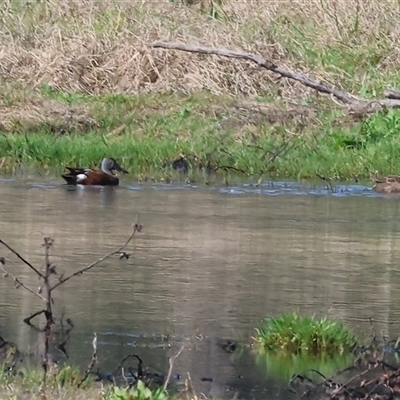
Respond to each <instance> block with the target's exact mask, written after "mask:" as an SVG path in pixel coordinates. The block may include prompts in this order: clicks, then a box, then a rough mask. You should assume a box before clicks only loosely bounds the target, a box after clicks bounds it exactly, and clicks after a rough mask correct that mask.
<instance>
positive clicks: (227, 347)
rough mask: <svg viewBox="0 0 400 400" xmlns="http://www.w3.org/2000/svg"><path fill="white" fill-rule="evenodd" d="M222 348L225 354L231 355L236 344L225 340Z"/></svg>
mask: <svg viewBox="0 0 400 400" xmlns="http://www.w3.org/2000/svg"><path fill="white" fill-rule="evenodd" d="M222 348H223V350H224V351H226V352H227V353H233V352H234V351H235V350H236V349H237V342H235V341H234V340H227V341H226V342H224V343H222Z"/></svg>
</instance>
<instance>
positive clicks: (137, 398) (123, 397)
mask: <svg viewBox="0 0 400 400" xmlns="http://www.w3.org/2000/svg"><path fill="white" fill-rule="evenodd" d="M106 399H107V400H169V399H170V397H169V396H168V394H167V392H166V391H165V390H164V389H163V388H161V387H160V388H158V389H157V390H151V389H150V388H148V387H147V386H146V385H145V384H144V383H143V382H142V381H138V383H137V385H136V386H135V388H133V389H126V388H120V387H117V386H113V387H112V389H111V391H110V393H109V395H108V396H106Z"/></svg>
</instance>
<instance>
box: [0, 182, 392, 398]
mask: <svg viewBox="0 0 400 400" xmlns="http://www.w3.org/2000/svg"><path fill="white" fill-rule="evenodd" d="M167 189H168V190H167ZM0 191H1V195H0V210H1V218H0V232H1V238H2V239H3V240H6V241H7V242H8V243H9V244H10V245H11V246H12V247H14V248H15V249H17V250H18V251H19V252H21V253H22V254H23V255H24V256H26V257H27V258H28V259H29V260H30V261H31V262H32V263H34V264H35V265H36V266H38V267H41V266H42V265H43V254H42V253H43V248H42V247H41V243H42V238H43V237H44V236H47V235H50V236H52V237H53V238H54V239H55V245H54V251H53V254H52V260H53V262H54V264H55V265H57V270H58V272H59V273H61V272H63V271H65V273H66V274H68V273H71V272H73V271H75V270H77V269H79V268H82V267H83V266H85V265H87V264H89V263H91V262H93V261H94V260H96V259H97V258H99V257H100V256H102V255H104V254H106V253H108V252H110V251H112V250H114V249H115V248H117V247H118V246H119V245H120V244H121V243H123V242H124V241H125V240H126V238H127V236H128V235H129V233H130V231H131V226H132V223H133V221H134V220H135V216H136V213H139V214H140V221H141V223H142V224H143V225H144V229H143V231H142V233H140V234H139V235H138V236H137V238H136V239H135V240H134V242H133V244H132V246H130V248H129V249H128V251H129V252H132V255H131V257H130V258H129V259H128V260H126V259H124V260H119V258H118V257H114V258H111V259H109V260H107V261H106V262H104V263H103V264H101V265H99V266H98V267H96V268H95V269H93V270H91V271H90V272H88V273H85V274H83V275H82V276H79V277H78V278H77V279H75V280H71V281H69V282H68V283H67V284H65V285H64V286H62V287H61V288H59V290H58V291H57V292H56V293H55V298H56V304H55V308H56V312H57V314H58V315H61V314H62V313H64V314H65V316H66V317H70V318H71V319H72V320H73V322H74V323H75V331H74V333H73V335H72V338H71V344H70V347H69V350H70V356H71V359H72V360H73V361H74V362H77V363H80V364H81V365H84V366H86V365H87V363H88V361H89V360H90V357H91V351H92V349H91V341H92V337H93V332H96V333H97V335H98V340H99V353H98V356H99V359H100V361H101V364H100V366H101V368H109V369H110V370H112V369H114V368H115V366H116V365H117V364H118V363H119V361H120V360H121V359H122V358H123V357H124V356H125V355H127V354H129V353H136V354H139V355H140V356H141V357H142V358H143V360H144V362H145V364H146V365H147V366H148V367H150V368H151V369H152V370H153V371H159V372H166V370H167V369H168V357H169V356H171V355H173V354H175V353H176V352H177V351H178V350H179V348H180V347H181V345H182V344H185V346H186V347H185V351H184V352H183V353H182V355H181V356H180V357H179V358H178V359H177V360H176V362H175V367H174V373H178V374H181V375H182V376H183V377H185V376H186V372H187V371H189V372H190V373H191V377H192V380H193V384H194V386H195V387H196V388H197V389H198V390H199V391H203V392H205V393H206V394H211V395H215V396H221V395H226V396H228V397H232V396H233V393H234V391H236V390H239V394H240V396H243V397H256V398H271V397H275V398H276V397H277V396H278V397H279V398H281V399H284V398H290V397H291V395H290V394H287V392H286V389H285V388H283V387H282V385H281V384H280V383H279V382H277V381H276V380H275V379H274V378H273V377H271V376H269V375H268V373H267V372H266V369H265V367H263V366H260V363H259V362H258V363H257V360H256V358H255V357H254V355H253V354H251V352H250V351H249V350H247V348H245V349H244V350H242V351H240V352H235V353H232V354H228V353H226V352H224V351H223V350H222V349H221V347H220V346H219V345H218V343H219V341H221V340H222V339H224V338H234V339H243V340H244V341H246V340H247V338H248V337H249V336H250V335H252V334H253V333H254V327H255V326H256V325H257V324H258V323H259V322H260V321H261V320H262V319H263V318H264V317H266V316H270V315H277V314H279V313H281V312H292V311H294V310H299V311H300V312H301V313H303V314H308V315H310V314H314V313H315V314H316V315H317V316H322V315H326V314H328V315H329V316H330V317H332V318H334V319H337V320H340V321H343V322H345V323H347V324H349V325H350V326H351V327H352V328H353V329H355V330H356V331H357V332H359V333H368V332H370V331H371V327H370V323H369V317H371V318H373V320H374V323H375V325H374V327H375V330H376V331H377V332H379V331H381V330H382V331H383V332H384V333H385V334H389V335H390V336H397V335H398V334H399V328H400V323H399V322H398V321H399V320H400V319H399V314H400V306H399V305H400V301H399V300H400V294H399V293H400V291H399V290H398V287H399V285H400V274H399V272H398V268H397V263H398V260H399V256H400V253H399V244H400V222H399V221H400V219H399V218H397V217H399V216H400V200H398V199H397V200H396V199H390V198H386V197H384V196H380V195H376V194H374V193H373V192H371V191H370V190H369V189H367V188H365V187H363V186H359V185H355V186H343V187H339V188H338V191H337V192H336V193H333V194H329V193H328V192H327V191H326V189H324V188H321V187H312V186H309V187H304V186H301V185H299V184H287V183H274V184H273V185H272V184H269V183H268V184H265V185H263V186H252V185H250V184H244V185H239V186H235V187H223V188H221V187H209V188H202V187H196V186H180V187H176V186H172V185H144V186H140V185H138V184H135V183H132V184H128V185H126V186H121V187H116V188H97V187H94V188H90V187H89V188H79V187H75V188H69V187H67V186H65V185H63V184H62V183H61V182H59V181H58V180H57V179H55V180H48V181H46V180H42V181H41V180H40V179H36V180H30V181H23V180H18V179H17V180H15V181H12V180H3V181H0ZM0 255H1V256H6V257H7V259H8V261H7V263H8V266H9V268H10V269H12V271H13V273H14V274H15V275H17V276H19V277H20V278H21V279H23V280H24V282H26V283H28V282H29V283H31V285H32V287H36V286H37V283H36V282H37V279H36V277H34V276H33V275H32V273H31V271H30V270H27V269H26V268H24V267H23V266H22V265H21V264H20V263H19V262H17V260H16V259H15V257H13V256H12V255H11V254H10V253H9V252H7V251H6V250H5V249H4V248H3V249H1V250H0ZM41 307H42V305H41V304H40V302H39V300H37V299H35V298H33V297H32V295H31V294H29V293H27V292H24V291H23V290H21V289H19V290H15V288H14V287H13V284H12V282H11V281H10V280H7V279H2V280H0V334H1V335H2V336H4V337H7V338H12V340H13V341H15V342H16V343H17V344H18V345H19V346H20V347H21V348H23V349H24V350H29V349H30V350H34V348H35V334H34V333H33V332H32V331H31V330H30V329H28V328H29V327H27V326H25V325H24V324H23V323H22V319H23V318H25V317H26V316H28V315H30V314H31V313H33V312H34V311H36V310H38V309H40V308H41ZM267 370H268V368H267ZM266 375H267V377H266ZM204 377H207V378H212V379H213V382H202V381H201V378H204ZM249 387H251V388H252V391H251V396H249V393H248V392H247V390H248V388H249Z"/></svg>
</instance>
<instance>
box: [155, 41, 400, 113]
mask: <svg viewBox="0 0 400 400" xmlns="http://www.w3.org/2000/svg"><path fill="white" fill-rule="evenodd" d="M152 47H154V48H162V49H167V50H180V51H187V52H189V53H200V54H214V55H217V56H221V57H228V58H236V59H241V60H248V61H252V62H254V63H255V64H257V65H258V66H260V67H262V68H265V69H267V70H268V71H271V72H274V73H276V74H278V75H280V76H281V77H283V78H288V79H292V80H295V81H297V82H300V83H301V84H302V85H304V86H307V87H309V88H312V89H315V90H317V91H318V92H321V93H326V94H330V95H332V96H334V97H336V98H337V99H338V100H340V101H341V102H342V103H344V104H346V105H348V106H352V107H351V108H355V109H359V108H362V109H363V110H364V112H372V111H376V109H379V108H383V107H387V108H397V107H400V96H399V97H397V96H396V95H393V93H392V95H393V96H389V95H386V97H389V98H386V99H381V100H372V101H369V100H367V99H363V98H358V97H356V96H354V95H352V94H350V93H348V92H346V91H343V90H340V89H338V88H336V87H334V86H331V85H328V84H326V83H323V82H320V81H316V80H314V79H311V78H309V77H308V76H306V75H303V74H300V73H298V72H294V71H290V70H288V69H285V68H282V67H279V66H278V65H276V64H275V63H273V62H272V61H269V60H266V59H265V58H263V57H262V56H260V55H257V54H252V53H245V52H242V51H234V50H229V49H225V48H219V49H216V48H213V47H206V46H197V45H191V44H184V43H173V42H161V41H156V42H153V44H152ZM392 92H394V91H392Z"/></svg>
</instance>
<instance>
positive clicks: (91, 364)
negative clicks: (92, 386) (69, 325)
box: [78, 332, 98, 388]
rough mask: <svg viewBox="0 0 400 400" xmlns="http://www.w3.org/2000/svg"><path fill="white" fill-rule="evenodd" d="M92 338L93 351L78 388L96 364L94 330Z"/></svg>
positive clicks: (95, 336)
mask: <svg viewBox="0 0 400 400" xmlns="http://www.w3.org/2000/svg"><path fill="white" fill-rule="evenodd" d="M93 335H94V338H93V341H92V347H93V353H92V359H91V360H90V363H89V365H88V367H87V369H86V372H85V375H84V377H83V378H82V380H81V381H80V382H79V383H78V388H80V387H81V386H82V384H83V382H85V381H86V379H87V378H88V377H89V375H90V374H91V373H92V371H93V368H94V366H95V365H96V364H97V362H98V360H97V334H96V332H95V333H94V334H93Z"/></svg>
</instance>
